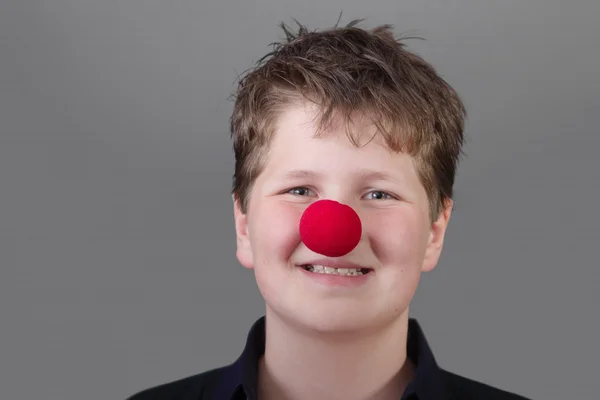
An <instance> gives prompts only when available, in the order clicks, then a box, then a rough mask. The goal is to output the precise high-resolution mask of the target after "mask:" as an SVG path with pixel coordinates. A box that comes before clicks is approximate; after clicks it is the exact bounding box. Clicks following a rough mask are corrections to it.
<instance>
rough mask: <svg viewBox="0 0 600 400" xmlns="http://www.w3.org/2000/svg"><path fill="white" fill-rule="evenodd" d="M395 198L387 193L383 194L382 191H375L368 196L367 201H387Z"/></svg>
mask: <svg viewBox="0 0 600 400" xmlns="http://www.w3.org/2000/svg"><path fill="white" fill-rule="evenodd" d="M393 198H395V197H394V196H392V195H391V194H389V193H387V192H383V191H381V190H373V191H371V192H369V193H368V194H367V199H369V200H387V199H393Z"/></svg>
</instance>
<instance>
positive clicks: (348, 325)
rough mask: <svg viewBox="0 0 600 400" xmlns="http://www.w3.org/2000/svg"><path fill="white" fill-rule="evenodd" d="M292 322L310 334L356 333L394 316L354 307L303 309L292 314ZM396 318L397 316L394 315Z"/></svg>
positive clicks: (379, 324)
mask: <svg viewBox="0 0 600 400" xmlns="http://www.w3.org/2000/svg"><path fill="white" fill-rule="evenodd" d="M292 318H293V322H292V323H293V324H295V325H297V326H298V328H299V329H300V330H303V331H305V332H307V333H312V334H322V335H327V334H331V335H348V334H351V335H356V334H357V333H358V332H361V331H362V332H364V331H367V330H372V329H373V328H374V327H376V326H381V325H384V324H385V322H386V320H389V321H388V323H389V322H391V321H392V320H393V319H394V316H388V318H385V317H383V316H382V315H377V314H376V313H374V312H373V311H371V312H370V313H369V312H365V310H361V309H358V310H357V309H356V308H350V307H348V308H346V309H344V308H343V307H342V309H339V308H338V309H336V310H335V311H334V310H323V309H322V310H314V309H313V310H304V313H300V312H298V310H296V314H294V315H293V317H292ZM396 318H397V316H396Z"/></svg>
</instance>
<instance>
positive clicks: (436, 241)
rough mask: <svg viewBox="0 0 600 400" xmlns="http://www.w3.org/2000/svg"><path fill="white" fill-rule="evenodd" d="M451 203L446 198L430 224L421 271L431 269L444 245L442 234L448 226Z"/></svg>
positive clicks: (443, 234)
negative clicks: (436, 217) (435, 219)
mask: <svg viewBox="0 0 600 400" xmlns="http://www.w3.org/2000/svg"><path fill="white" fill-rule="evenodd" d="M453 204H454V203H453V201H452V200H450V199H448V200H447V201H446V204H445V206H444V209H443V210H442V212H441V213H440V215H439V217H438V219H437V221H435V222H433V224H432V225H431V231H430V233H429V241H428V243H427V248H426V250H425V258H424V260H423V266H422V268H421V271H423V272H429V271H431V270H433V269H434V268H435V266H436V265H437V263H438V261H439V259H440V255H441V254H442V247H443V245H444V236H445V234H446V229H447V228H448V222H449V221H450V215H451V214H452V207H453Z"/></svg>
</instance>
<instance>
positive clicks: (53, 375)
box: [0, 0, 600, 400]
mask: <svg viewBox="0 0 600 400" xmlns="http://www.w3.org/2000/svg"><path fill="white" fill-rule="evenodd" d="M342 10H343V12H344V14H343V18H342V23H347V22H348V21H350V20H352V19H355V18H367V20H366V22H365V23H364V24H363V26H366V27H372V26H374V25H376V24H380V23H391V24H394V25H395V26H396V32H397V33H398V34H402V33H410V34H414V35H418V36H422V37H424V38H426V39H427V40H425V41H421V40H412V41H409V42H408V44H409V46H410V48H411V49H412V50H414V51H416V52H418V53H419V54H421V55H422V56H424V57H425V58H426V59H427V60H429V61H430V62H432V63H433V64H434V65H435V66H436V67H437V68H438V70H439V72H440V73H441V74H442V75H443V76H444V77H445V78H446V79H447V80H448V81H449V82H450V83H451V84H452V85H453V86H454V87H455V88H456V89H457V90H458V91H459V92H460V94H461V95H462V97H463V99H464V100H465V103H466V105H467V107H468V111H469V114H470V118H469V121H468V125H467V134H468V136H469V142H468V144H467V147H466V149H465V150H466V153H467V157H466V158H465V159H464V160H463V162H462V164H461V165H460V169H459V174H458V178H457V183H456V211H455V213H454V216H453V219H452V221H451V224H450V228H449V233H448V237H447V242H446V247H445V251H444V254H443V256H442V259H441V261H440V264H439V265H438V267H437V268H436V269H435V270H434V271H433V272H432V273H430V274H425V275H424V277H423V280H422V283H421V286H420V288H419V291H418V293H417V295H416V298H415V300H414V303H413V308H412V316H414V317H417V318H418V319H419V321H420V322H421V324H422V325H423V328H424V330H425V333H426V335H427V337H428V339H429V342H430V344H431V346H432V347H433V350H434V353H435V355H436V357H437V360H438V361H439V363H440V364H441V365H442V366H443V367H445V368H447V369H449V370H451V371H453V372H456V373H459V374H463V375H465V376H468V377H470V378H473V379H476V380H481V381H484V382H486V383H490V384H492V385H494V386H499V387H501V388H504V389H507V390H511V391H516V392H519V393H521V394H524V395H527V396H530V397H533V398H535V399H566V398H569V399H574V398H577V399H594V398H597V394H596V395H594V393H597V392H598V390H600V386H599V384H598V373H599V369H600V368H599V367H598V360H599V357H600V350H599V348H600V345H599V344H598V337H600V327H599V324H598V315H599V312H598V310H597V306H598V305H599V304H600V301H599V300H600V299H599V295H598V289H599V285H598V282H599V273H598V261H597V260H598V248H599V246H598V239H599V235H598V226H599V225H600V219H599V217H598V194H599V189H598V187H599V184H598V181H599V179H598V178H599V175H600V174H599V169H600V168H598V162H597V161H596V157H597V155H598V149H599V146H598V145H599V144H600V139H599V134H598V123H597V121H598V120H597V117H598V114H599V112H600V101H599V97H598V93H599V92H600V79H599V78H598V72H599V71H600V62H599V61H600V52H599V46H598V42H599V40H600V27H599V24H598V19H599V16H600V2H597V1H592V0H590V1H587V2H586V1H572V0H571V1H566V0H565V1H554V0H553V1H550V0H537V1H516V0H511V1H507V0H503V1H495V2H491V1H481V0H454V1H442V0H437V1H436V0H428V1H423V0H422V1H395V0H385V1H384V0H379V1H367V2H360V1H353V2H348V1H341V0H340V1H327V2H326V3H323V2H321V1H317V0H310V1H302V2H300V1H292V0H285V1H282V0H261V1H258V0H254V1H230V0H227V1H225V0H220V1H216V0H211V1H201V0H196V1H190V0H172V1H162V2H159V1H142V0H128V1H123V0H102V1H90V0H87V1H85V0H45V1H42V0H39V1H33V0H21V1H16V0H15V1H7V0H3V1H2V3H1V7H0V238H1V240H0V262H1V276H0V278H1V279H0V316H1V329H0V332H1V333H0V398H2V399H11V400H13V399H27V400H29V399H35V398H43V399H45V400H51V399H57V400H67V399H86V400H94V399H98V400H106V399H123V398H125V397H126V396H128V395H130V394H132V393H134V392H137V391H139V390H141V389H144V388H146V387H149V386H154V385H156V384H160V383H163V382H167V381H170V380H174V379H178V378H182V377H185V376H188V375H191V374H195V373H197V372H201V371H203V370H205V369H208V368H212V367H216V366H220V365H223V364H226V363H229V362H230V361H232V360H233V359H234V358H235V357H237V355H238V354H239V352H240V351H241V350H242V347H243V345H244V340H245V336H246V333H247V330H248V328H249V327H250V325H251V324H252V322H254V320H255V319H256V318H258V317H259V316H261V315H262V313H263V304H262V302H261V297H260V295H259V292H258V290H257V289H256V285H255V282H254V279H253V276H252V274H251V273H250V272H249V271H246V270H244V269H242V267H240V266H239V265H238V263H237V261H236V259H235V255H234V245H235V242H234V228H233V218H232V204H231V198H230V194H229V189H230V182H231V175H232V172H233V155H232V150H231V142H230V140H229V136H228V135H229V133H228V118H229V113H230V111H231V107H232V103H231V101H230V100H229V99H228V96H229V94H230V93H231V92H232V91H233V90H234V84H235V82H236V77H237V75H238V74H239V73H240V72H242V71H243V70H245V69H247V68H249V67H251V66H252V65H253V63H254V62H255V61H256V60H257V59H258V58H259V57H260V56H262V55H263V54H264V53H265V52H267V51H269V50H270V47H268V44H269V43H271V42H273V41H275V40H278V39H280V38H281V37H282V33H281V31H280V30H279V28H278V27H277V24H278V23H279V22H280V21H285V22H287V23H292V22H293V20H292V18H297V19H299V20H300V21H301V22H303V23H305V24H307V25H309V27H310V28H315V29H316V28H324V27H329V26H331V25H333V24H334V23H335V22H336V20H337V18H338V15H339V13H340V11H342Z"/></svg>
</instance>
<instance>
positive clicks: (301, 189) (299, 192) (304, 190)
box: [288, 187, 310, 196]
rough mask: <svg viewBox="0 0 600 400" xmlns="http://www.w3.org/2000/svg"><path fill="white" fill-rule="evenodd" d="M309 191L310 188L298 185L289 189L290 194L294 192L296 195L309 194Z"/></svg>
mask: <svg viewBox="0 0 600 400" xmlns="http://www.w3.org/2000/svg"><path fill="white" fill-rule="evenodd" d="M309 192H310V190H309V189H307V188H305V187H296V188H293V189H290V190H289V191H288V193H289V194H293V195H295V196H307V195H308V194H309Z"/></svg>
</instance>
